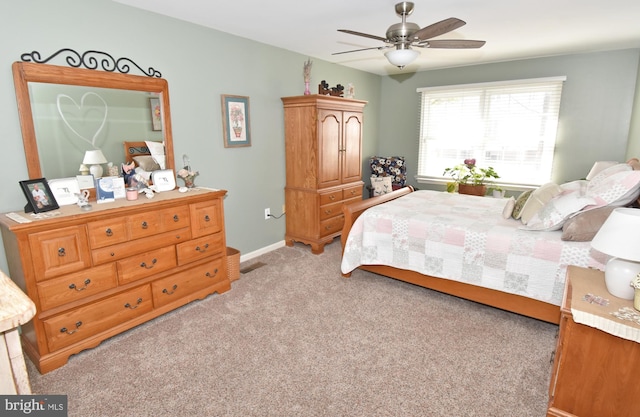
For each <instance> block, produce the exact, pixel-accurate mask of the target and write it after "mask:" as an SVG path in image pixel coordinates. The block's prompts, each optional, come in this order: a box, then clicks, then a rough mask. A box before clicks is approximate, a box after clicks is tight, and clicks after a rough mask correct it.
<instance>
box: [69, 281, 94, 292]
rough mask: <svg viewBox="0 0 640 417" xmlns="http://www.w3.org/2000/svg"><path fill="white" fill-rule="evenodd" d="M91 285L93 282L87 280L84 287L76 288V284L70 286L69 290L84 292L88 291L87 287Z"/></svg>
mask: <svg viewBox="0 0 640 417" xmlns="http://www.w3.org/2000/svg"><path fill="white" fill-rule="evenodd" d="M89 284H91V280H90V279H89V278H87V279H86V280H84V287H81V288H78V287H76V284H71V285H69V289H70V290H76V291H83V290H86V289H87V286H89Z"/></svg>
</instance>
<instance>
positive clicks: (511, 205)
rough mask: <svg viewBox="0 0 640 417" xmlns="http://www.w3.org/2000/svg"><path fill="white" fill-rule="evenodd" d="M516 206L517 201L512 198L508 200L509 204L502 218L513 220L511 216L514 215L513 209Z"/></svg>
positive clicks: (505, 206) (506, 205) (503, 210)
mask: <svg viewBox="0 0 640 417" xmlns="http://www.w3.org/2000/svg"><path fill="white" fill-rule="evenodd" d="M515 206H516V199H515V198H513V197H510V198H509V199H508V200H507V204H505V205H504V209H502V218H504V219H509V218H511V214H512V213H513V209H514V207H515Z"/></svg>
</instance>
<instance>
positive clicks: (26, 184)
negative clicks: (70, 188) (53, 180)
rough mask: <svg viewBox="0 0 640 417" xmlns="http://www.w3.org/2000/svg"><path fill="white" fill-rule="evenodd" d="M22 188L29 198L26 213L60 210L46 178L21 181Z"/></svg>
mask: <svg viewBox="0 0 640 417" xmlns="http://www.w3.org/2000/svg"><path fill="white" fill-rule="evenodd" d="M20 187H21V188H22V192H23V193H24V196H25V197H26V198H27V204H26V205H25V206H24V212H25V213H42V212H45V211H51V210H56V209H58V208H59V207H58V202H57V201H56V199H55V197H54V196H53V193H52V192H51V189H50V188H49V183H48V182H47V180H46V179H45V178H38V179H35V180H24V181H20Z"/></svg>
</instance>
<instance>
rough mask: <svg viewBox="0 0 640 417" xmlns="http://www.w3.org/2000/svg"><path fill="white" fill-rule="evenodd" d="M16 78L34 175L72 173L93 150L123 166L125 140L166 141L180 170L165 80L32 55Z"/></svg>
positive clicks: (18, 65)
mask: <svg viewBox="0 0 640 417" xmlns="http://www.w3.org/2000/svg"><path fill="white" fill-rule="evenodd" d="M13 77H14V84H15V89H16V99H17V103H18V113H19V117H20V126H21V128H22V140H23V143H24V150H25V157H26V161H27V169H28V173H29V178H30V179H35V178H42V177H45V178H47V179H53V178H64V177H74V176H76V175H78V174H79V173H80V172H79V169H80V165H81V164H82V161H83V157H84V155H85V152H86V151H88V150H93V149H100V150H101V151H103V154H104V156H105V157H106V159H107V161H108V162H112V163H113V164H114V165H116V166H118V167H119V165H120V164H121V163H122V162H124V161H125V160H126V158H125V155H124V150H123V142H125V141H147V140H153V141H158V142H161V141H164V145H165V155H166V168H168V169H175V164H174V154H173V140H172V134H171V117H170V107H169V88H168V83H167V81H166V80H165V79H162V78H154V77H149V76H139V75H131V74H123V73H117V72H109V71H101V70H93V69H84V68H71V67H62V66H57V65H49V64H40V63H31V62H15V63H14V64H13ZM104 168H105V170H106V168H107V166H106V164H105V166H104Z"/></svg>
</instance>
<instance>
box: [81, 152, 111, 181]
mask: <svg viewBox="0 0 640 417" xmlns="http://www.w3.org/2000/svg"><path fill="white" fill-rule="evenodd" d="M82 163H83V164H84V165H91V166H90V167H89V172H90V173H91V175H93V177H94V178H100V177H102V172H103V169H102V165H101V164H106V163H107V158H105V157H104V154H103V153H102V151H101V150H100V149H95V150H91V151H87V152H86V153H85V154H84V159H83V160H82Z"/></svg>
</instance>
